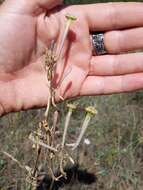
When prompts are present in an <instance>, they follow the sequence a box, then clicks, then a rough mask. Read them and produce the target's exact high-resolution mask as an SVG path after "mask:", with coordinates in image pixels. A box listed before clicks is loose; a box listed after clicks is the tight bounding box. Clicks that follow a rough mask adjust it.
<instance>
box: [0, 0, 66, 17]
mask: <svg viewBox="0 0 143 190" xmlns="http://www.w3.org/2000/svg"><path fill="white" fill-rule="evenodd" d="M62 2H63V0H30V1H29V0H5V1H4V3H3V4H2V5H1V6H0V12H10V13H20V14H31V15H38V14H41V13H42V12H43V11H44V10H49V9H52V8H54V7H56V6H58V5H61V4H62Z"/></svg>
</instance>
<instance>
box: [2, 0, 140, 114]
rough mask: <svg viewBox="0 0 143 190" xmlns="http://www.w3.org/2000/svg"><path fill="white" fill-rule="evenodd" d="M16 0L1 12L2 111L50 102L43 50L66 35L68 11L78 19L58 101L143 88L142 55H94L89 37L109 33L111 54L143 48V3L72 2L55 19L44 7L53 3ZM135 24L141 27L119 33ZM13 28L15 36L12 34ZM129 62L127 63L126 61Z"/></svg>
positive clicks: (107, 42) (68, 47) (68, 45)
mask: <svg viewBox="0 0 143 190" xmlns="http://www.w3.org/2000/svg"><path fill="white" fill-rule="evenodd" d="M6 2H7V3H8V1H6ZM11 2H12V0H11ZM14 2H15V3H16V4H15V6H10V8H9V5H8V4H7V3H5V5H4V6H3V7H1V10H2V11H0V18H1V19H0V25H1V26H2V27H1V28H3V30H2V31H1V32H0V44H1V47H0V57H1V58H0V63H1V77H0V80H1V84H0V91H1V95H2V94H4V96H2V97H0V103H1V105H2V106H1V108H2V111H1V113H3V112H9V111H18V110H21V109H28V108H31V107H34V106H38V107H40V106H45V105H46V103H47V96H48V88H47V81H46V77H45V71H44V70H43V66H42V63H41V59H40V57H41V55H42V53H41V52H42V50H43V46H44V45H43V44H44V43H45V44H48V43H49V42H50V41H51V40H52V39H57V41H58V40H59V39H60V37H59V36H61V34H62V32H63V28H64V24H65V20H64V18H65V17H64V16H65V13H70V14H73V15H75V16H76V17H77V21H76V22H75V23H74V24H73V25H72V26H71V31H70V34H69V36H68V40H67V42H66V45H65V49H64V50H65V51H64V52H65V54H64V55H65V56H64V57H63V59H62V60H60V61H59V62H58V66H57V73H61V65H62V64H63V62H64V74H63V76H65V79H64V80H63V81H62V83H61V85H60V87H59V88H58V90H57V91H58V92H57V100H58V95H61V96H63V97H64V98H71V97H76V96H79V95H96V94H110V93H117V92H125V91H132V90H137V89H141V88H142V87H143V79H142V78H143V75H142V73H141V72H142V66H141V65H142V57H143V56H142V54H141V53H140V54H130V55H129V54H125V55H104V56H96V57H94V56H92V46H91V42H90V37H89V35H90V32H89V31H107V32H106V33H105V47H106V49H107V51H108V52H109V54H118V53H120V52H126V51H129V50H136V49H141V48H142V43H141V40H140V39H141V33H142V32H141V29H142V28H141V27H142V24H143V21H142V20H143V19H142V18H143V13H142V9H143V8H142V7H143V4H142V3H117V4H111V3H110V4H109V3H108V4H102V5H101V4H98V5H84V6H69V7H67V8H64V9H61V10H58V11H56V10H52V12H51V13H49V14H50V15H49V17H45V14H42V13H44V12H43V10H44V8H43V7H45V9H46V10H47V6H42V8H41V6H40V8H39V9H38V8H37V7H39V6H36V5H38V4H32V3H30V6H29V5H28V3H27V1H26V0H23V1H22V0H21V1H14ZM21 2H22V3H23V4H22V5H23V6H22V7H21V6H20V3H21ZM25 2H26V4H25ZM31 2H32V1H31ZM45 5H46V4H45ZM29 7H30V8H29ZM33 7H34V8H33ZM35 7H36V8H35ZM127 12H128V17H127ZM8 21H9V22H8ZM5 23H8V25H5ZM15 26H16V27H15ZM49 26H50V27H49ZM130 27H135V28H133V29H130V30H126V31H121V32H117V31H114V30H117V29H126V28H130ZM137 27H139V28H137ZM109 30H112V31H110V32H108V31H109ZM3 31H4V32H3ZM10 31H11V34H13V35H12V36H10V35H9V32H10ZM136 32H138V33H137V35H136ZM129 33H130V35H129ZM135 36H136V37H138V38H139V40H138V39H137V38H136V37H135ZM124 39H128V40H124ZM135 39H136V41H135V42H136V43H135V44H134V41H133V40H135ZM125 42H126V43H125ZM13 44H14V45H13ZM2 47H3V48H2ZM119 47H120V48H119ZM130 61H131V63H130ZM124 62H126V65H123V64H124ZM68 71H69V73H68ZM66 73H68V74H66ZM76 79H77V80H76Z"/></svg>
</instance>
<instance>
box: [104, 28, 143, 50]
mask: <svg viewBox="0 0 143 190" xmlns="http://www.w3.org/2000/svg"><path fill="white" fill-rule="evenodd" d="M142 39H143V27H139V28H134V29H128V30H121V31H110V32H106V33H105V34H104V44H105V49H106V50H107V52H108V53H112V54H116V53H122V52H129V51H134V50H141V49H143V40H142Z"/></svg>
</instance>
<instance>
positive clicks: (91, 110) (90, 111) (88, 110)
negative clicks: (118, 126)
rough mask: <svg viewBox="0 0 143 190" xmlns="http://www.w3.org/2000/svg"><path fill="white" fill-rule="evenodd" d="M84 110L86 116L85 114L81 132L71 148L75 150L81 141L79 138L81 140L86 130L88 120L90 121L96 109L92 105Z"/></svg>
mask: <svg viewBox="0 0 143 190" xmlns="http://www.w3.org/2000/svg"><path fill="white" fill-rule="evenodd" d="M85 111H86V116H85V119H84V121H83V124H82V127H81V132H80V135H79V137H78V139H77V141H76V143H75V144H74V146H73V148H72V150H75V149H76V148H77V147H78V146H79V144H80V142H81V140H82V138H83V136H84V134H85V132H86V129H87V127H88V125H89V122H90V120H91V118H92V116H94V115H96V114H97V110H96V109H95V108H94V107H92V106H89V107H87V108H85Z"/></svg>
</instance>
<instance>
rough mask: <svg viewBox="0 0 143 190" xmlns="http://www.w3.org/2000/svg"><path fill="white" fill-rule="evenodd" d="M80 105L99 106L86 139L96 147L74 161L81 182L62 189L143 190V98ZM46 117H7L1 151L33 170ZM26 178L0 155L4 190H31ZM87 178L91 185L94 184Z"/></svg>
mask: <svg viewBox="0 0 143 190" xmlns="http://www.w3.org/2000/svg"><path fill="white" fill-rule="evenodd" d="M76 2H77V1H76ZM82 2H87V1H86V0H85V1H82ZM90 2H93V1H90ZM94 2H95V1H94ZM102 2H103V1H102ZM75 101H78V102H79V104H80V106H81V107H85V106H89V105H92V106H96V108H97V110H98V115H97V116H96V117H94V118H93V119H92V120H91V122H90V125H89V128H88V131H87V133H86V135H85V138H87V139H88V140H89V141H90V144H89V145H86V144H84V142H83V143H82V144H81V146H80V148H79V149H78V151H77V152H76V154H75V155H74V159H75V160H76V161H78V163H79V165H80V166H79V168H78V169H76V174H77V176H76V179H75V178H74V179H73V180H72V181H71V182H70V184H67V185H65V186H64V187H62V189H64V190H74V189H75V190H77V189H78V190H87V189H90V190H142V187H143V156H142V155H143V120H142V118H143V93H142V92H138V93H129V94H118V95H110V96H99V97H86V98H85V97H83V98H81V99H78V100H75ZM65 104H66V103H63V104H61V105H60V112H61V119H60V121H59V131H62V130H63V123H64V119H65V115H66V108H65ZM43 111H44V109H42V110H41V109H38V110H29V111H25V112H23V111H22V112H18V113H12V114H8V115H6V116H4V117H2V118H1V119H0V150H4V151H7V152H9V153H10V154H12V155H13V156H14V157H15V158H16V159H17V160H19V161H20V162H21V163H23V164H26V165H32V163H33V157H34V156H33V154H32V153H33V150H32V148H31V144H30V142H29V140H28V136H29V134H30V132H31V131H33V130H34V129H35V127H36V126H37V125H38V122H39V120H40V119H41V118H42V115H43ZM83 118H84V113H81V112H79V111H77V112H75V113H74V114H73V117H72V121H71V125H70V129H69V135H68V140H69V141H72V140H73V138H75V136H76V135H77V134H78V132H79V128H80V125H81V123H82V120H83ZM74 171H75V170H74ZM79 176H80V177H79ZM24 178H25V171H23V170H22V169H20V168H19V166H18V165H17V164H16V163H14V162H13V161H11V160H10V159H8V158H7V157H6V156H4V155H3V154H1V153H0V190H16V189H17V190H25V189H26V188H25V180H24ZM85 178H88V179H90V181H89V183H90V184H87V183H88V182H87V181H85ZM92 179H94V180H92Z"/></svg>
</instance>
